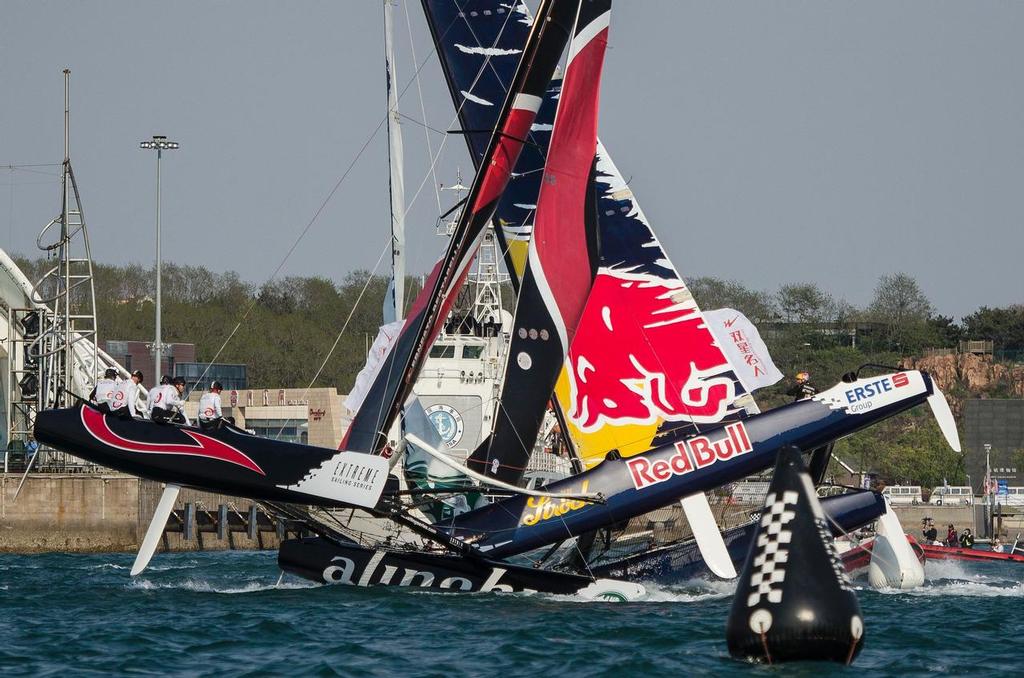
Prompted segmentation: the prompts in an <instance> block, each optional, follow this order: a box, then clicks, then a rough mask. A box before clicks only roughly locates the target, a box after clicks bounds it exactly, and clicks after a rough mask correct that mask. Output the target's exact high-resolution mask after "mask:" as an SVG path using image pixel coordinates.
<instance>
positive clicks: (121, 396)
mask: <svg viewBox="0 0 1024 678" xmlns="http://www.w3.org/2000/svg"><path fill="white" fill-rule="evenodd" d="M141 388H142V370H135V371H134V372H132V376H131V378H130V379H128V380H127V381H122V382H121V383H119V384H118V385H117V386H115V387H114V390H113V391H111V392H110V410H111V412H112V413H113V414H116V415H118V416H120V417H142V416H143V414H142V411H141V406H142V404H141V403H140V402H139V389H141Z"/></svg>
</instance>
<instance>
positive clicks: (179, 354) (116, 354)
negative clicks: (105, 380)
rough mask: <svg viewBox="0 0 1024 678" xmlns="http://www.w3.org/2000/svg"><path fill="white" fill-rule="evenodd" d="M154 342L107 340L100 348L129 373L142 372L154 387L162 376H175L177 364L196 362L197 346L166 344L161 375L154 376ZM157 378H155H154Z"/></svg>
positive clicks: (147, 381)
mask: <svg viewBox="0 0 1024 678" xmlns="http://www.w3.org/2000/svg"><path fill="white" fill-rule="evenodd" d="M152 347H153V342H151V341H127V340H122V339H106V340H103V341H100V348H101V349H103V350H104V351H105V352H106V353H107V355H109V356H110V357H111V358H113V359H114V360H116V361H117V362H119V363H120V364H121V365H122V366H123V367H124V368H125V369H126V370H128V371H129V372H131V371H133V370H142V373H143V374H144V375H146V382H145V383H146V384H149V385H152V384H155V383H157V382H159V381H160V377H161V376H162V375H165V374H167V375H172V376H173V375H174V366H175V364H177V363H179V362H180V363H194V362H195V361H196V345H195V344H164V352H163V354H162V355H161V356H160V374H158V375H154V374H153V349H152ZM154 377H155V378H154Z"/></svg>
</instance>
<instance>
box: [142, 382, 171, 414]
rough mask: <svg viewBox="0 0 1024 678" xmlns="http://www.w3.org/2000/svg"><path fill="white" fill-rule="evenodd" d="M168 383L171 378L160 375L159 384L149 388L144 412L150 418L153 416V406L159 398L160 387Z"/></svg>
mask: <svg viewBox="0 0 1024 678" xmlns="http://www.w3.org/2000/svg"><path fill="white" fill-rule="evenodd" d="M170 383H171V378H170V377H168V376H167V375H166V374H165V375H164V376H162V377H160V383H159V384H157V385H156V386H154V387H153V388H151V389H149V394H148V395H147V397H146V414H147V415H149V418H150V419H152V418H153V408H154V407H156V406H157V405H158V401H159V400H160V389H162V388H163V387H164V386H167V385H169V384H170Z"/></svg>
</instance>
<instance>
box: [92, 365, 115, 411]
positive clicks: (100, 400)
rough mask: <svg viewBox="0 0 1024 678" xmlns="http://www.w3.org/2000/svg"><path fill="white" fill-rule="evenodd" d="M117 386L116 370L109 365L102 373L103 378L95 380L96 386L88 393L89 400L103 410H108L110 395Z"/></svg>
mask: <svg viewBox="0 0 1024 678" xmlns="http://www.w3.org/2000/svg"><path fill="white" fill-rule="evenodd" d="M116 386H117V370H115V369H114V368H112V367H110V368H107V370H106V372H104V373H103V378H102V379H98V380H97V381H96V388H94V389H93V390H92V393H91V394H89V400H91V401H93V402H94V403H96V404H97V405H99V407H100V409H101V410H103V411H104V412H110V409H111V408H110V396H111V394H112V393H113V391H114V387H116Z"/></svg>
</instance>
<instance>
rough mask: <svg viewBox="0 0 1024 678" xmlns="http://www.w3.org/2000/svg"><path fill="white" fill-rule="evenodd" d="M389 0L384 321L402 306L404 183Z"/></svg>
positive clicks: (386, 0) (386, 22) (398, 314)
mask: <svg viewBox="0 0 1024 678" xmlns="http://www.w3.org/2000/svg"><path fill="white" fill-rule="evenodd" d="M391 3H392V0H384V61H385V69H386V71H387V81H388V166H389V167H390V168H391V183H390V186H391V273H392V275H391V283H390V284H389V285H388V293H387V295H385V297H384V322H385V324H386V323H389V322H393V321H395V320H400V319H401V318H402V317H403V309H404V308H405V183H404V180H403V178H402V176H403V151H402V124H401V119H400V116H399V113H398V88H397V84H398V81H397V77H396V73H395V48H394V41H393V40H392V18H391V9H392V8H391Z"/></svg>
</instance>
